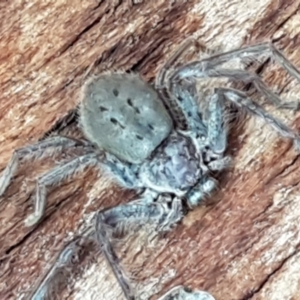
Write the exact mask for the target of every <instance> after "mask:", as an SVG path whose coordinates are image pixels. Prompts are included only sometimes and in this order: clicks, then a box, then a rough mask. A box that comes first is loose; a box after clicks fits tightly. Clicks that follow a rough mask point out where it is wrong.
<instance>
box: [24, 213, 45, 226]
mask: <svg viewBox="0 0 300 300" xmlns="http://www.w3.org/2000/svg"><path fill="white" fill-rule="evenodd" d="M40 219H41V215H39V214H36V213H32V214H30V215H29V216H28V217H27V218H26V219H25V221H24V225H25V226H26V227H31V226H33V225H35V224H37V223H38V222H39V221H40Z"/></svg>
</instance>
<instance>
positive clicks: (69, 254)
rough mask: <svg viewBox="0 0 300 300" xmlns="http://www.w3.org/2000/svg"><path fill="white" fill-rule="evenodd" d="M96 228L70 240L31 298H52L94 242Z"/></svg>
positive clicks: (35, 299) (36, 299)
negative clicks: (59, 285) (90, 243)
mask: <svg viewBox="0 0 300 300" xmlns="http://www.w3.org/2000/svg"><path fill="white" fill-rule="evenodd" d="M93 234H94V230H91V228H89V229H88V230H85V232H84V233H83V234H82V236H80V237H76V238H74V239H73V240H72V241H70V242H69V243H68V244H67V245H66V246H65V247H64V249H63V250H62V251H61V252H60V253H59V254H58V256H57V257H56V259H55V262H54V264H53V265H52V267H51V268H50V270H49V271H48V272H47V273H46V274H45V275H44V276H43V277H42V279H41V280H40V282H39V283H38V284H37V286H36V288H34V290H33V291H32V292H31V294H30V296H29V299H31V300H44V299H52V298H53V296H54V295H53V294H55V291H56V290H57V288H58V284H61V283H62V281H64V280H63V277H64V276H67V275H68V274H67V273H69V271H70V270H71V269H72V266H74V265H77V264H78V263H79V262H80V261H81V260H82V258H83V256H84V253H85V251H84V248H86V247H87V245H88V244H89V242H94V236H93Z"/></svg>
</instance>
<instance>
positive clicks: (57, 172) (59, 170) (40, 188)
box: [25, 153, 99, 227]
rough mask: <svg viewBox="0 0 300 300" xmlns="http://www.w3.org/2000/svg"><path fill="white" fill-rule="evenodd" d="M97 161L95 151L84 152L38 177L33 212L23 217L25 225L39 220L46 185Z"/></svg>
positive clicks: (95, 163)
mask: <svg viewBox="0 0 300 300" xmlns="http://www.w3.org/2000/svg"><path fill="white" fill-rule="evenodd" d="M98 163H99V161H98V158H97V155H96V154H95V153H90V154H85V155H82V156H79V157H76V158H74V159H73V160H71V161H69V162H68V163H66V164H64V165H61V166H57V167H55V168H53V169H52V170H51V171H49V172H47V173H45V174H44V175H42V176H41V177H39V178H38V180H37V183H36V197H35V201H34V212H33V213H32V214H30V215H29V216H28V217H27V218H26V219H25V226H28V227H29V226H32V225H35V224H37V223H38V222H39V221H40V220H41V218H42V216H43V214H44V211H45V207H46V200H47V199H46V198H47V187H49V186H53V185H56V184H58V183H59V182H60V181H62V180H63V179H65V178H66V177H68V176H71V175H73V174H74V173H75V172H76V171H81V170H82V169H84V168H85V167H87V166H93V165H97V164H98Z"/></svg>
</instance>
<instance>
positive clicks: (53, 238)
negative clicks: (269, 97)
mask: <svg viewBox="0 0 300 300" xmlns="http://www.w3.org/2000/svg"><path fill="white" fill-rule="evenodd" d="M135 2H137V1H135ZM135 2H134V1H95V0H86V1H81V0H72V1H70V0H69V1H68V0H60V1H49V0H48V1H36V2H26V1H16V0H12V1H9V2H5V3H4V2H3V3H1V4H0V24H1V26H0V28H1V40H0V49H1V51H0V80H1V92H0V107H1V109H0V115H1V119H0V132H1V136H0V149H1V150H0V152H1V157H0V168H1V169H2V168H4V167H5V165H6V164H7V162H8V159H9V158H10V156H11V155H12V153H13V150H14V149H17V148H20V147H22V146H24V145H27V144H30V143H33V142H36V141H37V140H38V139H40V138H42V137H43V136H44V135H45V134H46V133H47V132H49V131H50V130H51V129H53V127H54V126H55V124H57V122H58V121H59V120H61V119H62V118H64V117H65V116H67V115H68V113H69V112H70V111H71V110H74V109H75V107H76V105H77V104H78V102H79V101H80V91H81V87H82V85H83V83H84V81H85V80H86V74H87V72H89V74H98V73H101V72H103V71H112V70H126V71H127V70H131V71H134V72H138V73H140V74H141V75H142V76H143V77H144V78H145V79H146V80H148V81H153V79H154V78H155V75H156V74H157V73H158V70H159V69H160V67H161V66H162V64H163V62H164V61H165V60H166V58H167V57H168V56H169V55H170V54H171V53H172V51H174V49H175V48H176V47H177V46H178V45H179V44H180V43H181V42H182V41H183V40H184V39H185V38H186V37H189V36H194V37H196V38H197V39H199V40H200V41H202V42H203V43H205V44H206V45H207V46H208V48H209V49H217V50H218V51H225V50H231V49H234V48H238V47H241V46H243V45H248V44H254V43H257V42H261V41H273V42H274V43H275V45H276V46H277V47H278V48H279V49H281V50H282V51H283V53H284V54H285V55H286V56H287V57H288V58H289V59H290V60H291V61H292V62H293V63H294V64H295V65H296V66H297V67H298V68H300V50H299V49H300V47H299V46H300V38H299V37H300V35H299V25H300V14H299V4H300V1H299V0H285V1H283V0H279V1H275V0H261V1H252V2H251V1H234V0H211V1H209V2H208V1H200V0H191V1H163V0H158V1H144V2H142V1H139V2H142V3H135ZM91 66H92V67H91ZM90 67H91V68H90ZM258 70H260V71H261V74H262V78H263V80H264V81H265V82H266V83H267V85H268V86H269V87H271V88H272V90H274V91H277V92H278V93H279V94H280V96H281V97H282V98H283V99H287V100H289V101H292V100H297V99H299V97H300V85H299V82H297V81H296V80H294V79H292V78H291V77H290V76H288V75H287V74H286V73H285V72H284V71H283V70H282V69H281V68H279V67H278V65H275V64H272V65H270V64H267V63H265V61H264V62H263V63H262V64H261V68H260V66H258ZM210 84H211V83H209V85H210ZM207 86H208V84H207ZM241 87H243V86H242V85H241ZM258 100H259V101H262V99H261V98H259V97H258ZM266 107H268V106H267V105H266ZM270 111H271V112H272V113H273V114H274V115H276V116H277V117H279V118H282V119H283V120H284V121H285V122H286V123H287V124H288V125H290V126H292V127H293V128H294V129H295V130H297V128H299V127H300V120H299V113H292V112H288V111H286V110H276V109H275V108H272V107H270ZM71 123H72V122H71ZM57 130H58V129H57V127H56V132H57ZM64 133H68V134H70V135H73V136H77V135H79V134H80V133H79V131H78V129H77V127H76V126H75V125H74V124H73V123H72V124H70V126H67V127H66V129H64ZM71 152H72V151H70V153H68V154H67V156H68V155H72V153H71ZM228 153H229V154H231V155H232V156H233V158H234V165H233V167H232V168H231V169H230V170H228V171H225V172H224V173H223V174H222V176H221V178H220V183H219V187H220V188H219V191H217V192H216V193H215V194H213V195H212V197H211V198H212V200H213V202H214V203H213V204H210V205H208V204H207V205H202V206H200V207H199V208H197V209H195V210H194V211H192V212H190V213H189V214H188V215H187V216H186V217H185V219H184V221H183V222H182V223H181V224H179V225H178V226H177V227H176V228H175V229H174V230H173V231H171V232H170V233H168V234H166V235H165V236H158V237H157V236H156V237H154V238H153V239H152V240H151V241H149V239H148V240H147V238H145V236H146V233H145V231H143V230H140V231H139V232H138V233H134V234H133V233H132V234H130V235H129V238H127V239H125V240H124V242H122V244H121V243H118V245H117V247H116V248H117V252H118V255H119V257H120V261H121V264H122V266H123V267H124V269H125V271H126V273H127V274H128V275H129V276H130V277H131V278H132V280H133V284H134V286H135V287H136V289H137V291H138V293H139V294H140V295H141V297H142V298H143V299H149V298H151V297H152V298H151V299H156V298H158V297H159V296H160V295H162V294H163V293H165V292H166V291H167V290H169V289H170V288H172V287H173V286H175V285H185V286H188V287H191V288H193V289H201V290H206V291H209V292H210V293H211V294H212V295H214V297H215V298H216V299H222V300H232V299H234V300H235V299H236V300H237V299H243V300H246V299H247V300H248V299H255V300H258V299H270V300H271V299H272V300H275V299H300V269H299V267H298V265H299V263H300V255H299V253H298V252H299V248H300V246H299V245H300V234H299V224H300V213H299V211H300V196H299V195H300V193H299V192H300V190H299V176H300V161H299V154H298V153H297V152H296V151H295V150H294V148H293V147H292V142H291V141H288V140H285V139H282V138H281V137H278V135H277V134H276V133H274V131H273V130H272V129H271V128H270V127H269V126H267V125H266V124H265V123H264V122H263V121H261V120H259V119H257V118H254V117H249V118H247V119H246V120H244V121H243V123H242V126H238V127H236V128H233V130H232V134H231V135H230V140H229V149H228ZM60 158H62V157H61V156H60V155H57V156H56V157H55V158H53V159H42V160H39V161H36V162H34V163H26V164H25V163H24V164H22V166H21V168H20V170H19V171H18V175H17V176H16V177H15V178H14V181H13V183H12V184H11V186H10V187H9V189H8V190H7V191H6V193H5V195H4V197H3V198H2V199H1V200H0V224H1V226H0V253H1V254H0V264H1V267H0V278H1V280H0V299H27V298H28V295H29V294H30V291H31V290H32V288H33V287H34V286H35V285H36V284H37V283H38V281H39V279H40V278H41V277H42V275H43V274H45V272H46V271H47V270H48V269H49V267H50V266H51V263H53V261H54V259H55V256H56V255H57V254H58V253H59V251H60V250H61V249H62V248H63V246H64V245H65V243H66V240H70V238H71V237H72V235H73V234H75V233H76V232H78V229H79V227H80V226H81V225H82V224H83V223H84V222H88V219H89V218H90V216H91V214H92V212H93V211H97V210H99V209H103V208H105V207H111V206H115V205H117V204H119V203H126V202H128V201H130V200H132V199H133V198H134V194H133V193H131V192H129V191H124V190H121V189H120V188H119V187H118V186H117V185H116V184H114V183H113V182H112V181H111V180H110V179H109V178H107V177H105V176H100V177H99V178H97V176H96V173H95V171H93V170H88V171H86V172H84V173H82V174H80V175H78V176H75V178H74V179H70V180H68V181H66V182H63V183H62V184H61V186H60V187H55V188H54V189H53V190H51V192H50V191H49V197H48V203H47V209H46V217H45V218H44V220H43V222H42V223H40V224H39V225H38V226H35V227H33V228H26V227H25V226H24V224H23V220H24V218H25V217H26V216H27V215H28V214H29V213H30V211H31V210H32V205H33V201H32V199H31V193H32V191H33V189H34V184H35V178H36V177H37V176H38V174H41V173H43V172H45V171H46V170H49V168H51V166H53V165H54V164H55V161H56V160H59V159H60ZM63 159H65V157H63ZM91 257H93V259H90V260H89V261H88V262H87V263H86V264H85V265H84V267H83V268H81V272H80V274H79V275H77V276H75V275H74V276H71V277H70V284H69V285H68V287H69V288H68V289H64V290H58V291H57V295H58V298H59V299H122V297H123V296H122V292H121V290H120V287H119V285H118V283H117V282H116V280H115V278H114V276H113V275H112V272H111V271H110V269H109V268H108V267H107V264H106V262H105V260H104V258H103V257H102V255H101V253H98V252H97V251H95V250H93V251H91Z"/></svg>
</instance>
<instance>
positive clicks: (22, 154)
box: [0, 136, 86, 196]
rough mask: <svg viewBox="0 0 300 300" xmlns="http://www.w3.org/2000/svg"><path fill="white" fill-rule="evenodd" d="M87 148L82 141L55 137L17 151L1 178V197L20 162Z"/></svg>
mask: <svg viewBox="0 0 300 300" xmlns="http://www.w3.org/2000/svg"><path fill="white" fill-rule="evenodd" d="M85 146H86V145H85V144H84V143H83V142H81V141H78V140H75V139H71V138H67V137H63V136H55V137H50V138H47V139H46V140H43V141H40V142H37V143H35V144H33V145H28V146H25V147H22V148H20V149H16V150H15V151H14V153H13V155H12V157H11V159H10V161H9V163H8V165H7V166H6V168H5V169H4V171H3V173H2V176H1V177H0V196H2V195H3V194H4V193H5V191H6V189H7V187H8V186H9V184H10V182H11V180H12V178H13V176H14V175H15V173H16V172H17V169H18V166H19V162H20V160H25V161H26V160H32V159H41V158H44V157H47V156H51V155H52V154H53V153H55V152H60V151H62V150H63V149H67V148H74V147H85Z"/></svg>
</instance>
